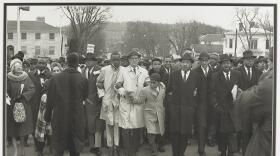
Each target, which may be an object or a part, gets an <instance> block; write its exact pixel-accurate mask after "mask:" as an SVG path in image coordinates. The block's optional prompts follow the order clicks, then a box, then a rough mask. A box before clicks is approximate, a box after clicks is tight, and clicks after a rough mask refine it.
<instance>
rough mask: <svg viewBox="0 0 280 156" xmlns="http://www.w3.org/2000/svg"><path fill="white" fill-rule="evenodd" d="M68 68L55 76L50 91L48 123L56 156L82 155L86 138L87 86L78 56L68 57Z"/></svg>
mask: <svg viewBox="0 0 280 156" xmlns="http://www.w3.org/2000/svg"><path fill="white" fill-rule="evenodd" d="M67 65H68V67H67V68H66V69H65V70H64V71H63V72H62V73H59V74H57V75H55V76H53V77H52V78H51V80H50V83H49V88H48V92H47V97H48V98H47V105H46V113H45V120H46V122H50V121H51V125H52V149H53V155H54V156H63V153H64V151H65V150H69V152H70V156H79V155H80V152H82V149H83V146H84V139H85V127H86V120H85V114H84V112H85V110H84V107H83V101H84V100H85V99H86V97H87V92H88V84H87V81H86V79H85V78H83V77H82V75H81V73H80V72H78V70H77V67H78V54H76V53H70V54H68V56H67Z"/></svg>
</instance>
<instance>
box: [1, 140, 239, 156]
mask: <svg viewBox="0 0 280 156" xmlns="http://www.w3.org/2000/svg"><path fill="white" fill-rule="evenodd" d="M148 148H149V147H148V145H143V146H142V147H141V148H140V150H139V152H138V153H137V156H149V150H148ZM165 149H166V152H165V153H159V155H158V156H171V146H170V145H166V146H165ZM6 153H7V154H6V156H13V155H12V154H13V149H12V146H10V147H8V148H7V150H6ZM44 154H45V156H50V154H49V151H48V148H45V151H44ZM206 154H207V156H219V152H218V151H217V147H208V146H206ZM64 155H65V156H68V155H69V153H65V154H64ZM107 155H108V154H107V152H106V149H105V148H104V149H103V155H102V156H107ZM185 155H186V156H198V154H197V144H196V143H192V145H191V146H189V147H188V148H187V151H186V154H185ZM26 156H36V153H35V151H34V145H31V146H30V147H28V148H27V149H26ZM81 156H94V154H92V153H90V152H89V148H88V147H87V148H85V149H84V152H83V153H82V154H81ZM236 156H241V155H240V154H237V155H236Z"/></svg>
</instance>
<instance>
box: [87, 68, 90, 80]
mask: <svg viewBox="0 0 280 156" xmlns="http://www.w3.org/2000/svg"><path fill="white" fill-rule="evenodd" d="M87 74H88V79H89V77H90V70H88V73H87Z"/></svg>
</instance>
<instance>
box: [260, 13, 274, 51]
mask: <svg viewBox="0 0 280 156" xmlns="http://www.w3.org/2000/svg"><path fill="white" fill-rule="evenodd" d="M258 24H259V25H260V27H261V28H262V29H263V30H264V34H265V38H266V40H267V41H268V44H269V47H271V42H272V35H273V23H272V21H271V16H270V13H269V12H266V14H265V15H264V16H261V17H259V18H258Z"/></svg>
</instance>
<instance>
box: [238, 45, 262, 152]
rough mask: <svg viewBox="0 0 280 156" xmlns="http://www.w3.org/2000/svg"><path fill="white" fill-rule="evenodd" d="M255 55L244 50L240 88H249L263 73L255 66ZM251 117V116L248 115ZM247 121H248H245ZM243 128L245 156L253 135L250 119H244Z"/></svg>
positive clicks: (242, 145)
mask: <svg viewBox="0 0 280 156" xmlns="http://www.w3.org/2000/svg"><path fill="white" fill-rule="evenodd" d="M255 58H256V57H255V56H254V55H253V52H252V51H250V50H247V51H244V52H243V58H242V59H243V66H241V67H239V68H238V71H239V72H240V73H241V81H240V88H241V89H242V90H243V91H245V90H247V89H248V88H250V87H252V86H254V85H256V84H257V83H258V80H259V78H260V76H261V74H262V72H261V71H259V70H258V69H257V68H255V67H254V61H255ZM248 117H249V116H248ZM245 121H246V122H245ZM242 124H243V125H244V126H243V129H242V131H241V133H240V134H239V138H238V139H239V144H241V145H239V146H241V148H242V155H243V156H244V154H245V151H246V147H247V145H248V143H249V140H250V138H251V136H252V132H253V126H252V122H250V120H249V119H248V120H242Z"/></svg>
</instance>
